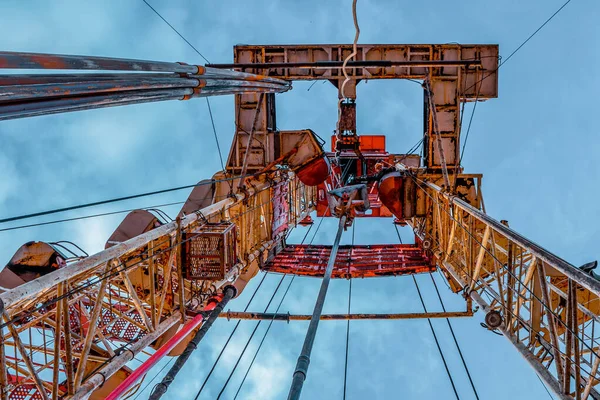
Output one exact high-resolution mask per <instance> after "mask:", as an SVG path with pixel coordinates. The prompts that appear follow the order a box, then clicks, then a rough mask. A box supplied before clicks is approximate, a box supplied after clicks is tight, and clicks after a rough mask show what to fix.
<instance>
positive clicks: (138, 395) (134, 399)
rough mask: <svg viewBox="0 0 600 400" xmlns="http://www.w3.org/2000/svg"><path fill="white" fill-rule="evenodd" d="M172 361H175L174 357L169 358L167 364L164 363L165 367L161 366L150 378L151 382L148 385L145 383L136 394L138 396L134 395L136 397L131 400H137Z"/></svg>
mask: <svg viewBox="0 0 600 400" xmlns="http://www.w3.org/2000/svg"><path fill="white" fill-rule="evenodd" d="M173 361H175V357H171V359H170V360H169V361H167V362H166V363H165V365H163V366H162V368H161V369H160V370H159V371H158V372H157V373H156V375H154V377H153V378H152V379H151V380H150V381H149V382H148V383H146V386H144V388H143V389H142V390H140V391H139V392H138V394H137V395H136V396H135V397H134V398H133V399H132V400H137V398H138V397H140V395H141V394H142V393H144V390H146V389H148V386H150V385H151V384H152V382H154V380H155V379H156V378H158V376H159V375H160V373H161V372H163V371H164V369H165V368H167V367H168V366H169V365H171V363H172V362H173ZM155 386H156V385H155Z"/></svg>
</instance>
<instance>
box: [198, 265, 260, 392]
mask: <svg viewBox="0 0 600 400" xmlns="http://www.w3.org/2000/svg"><path fill="white" fill-rule="evenodd" d="M268 274H269V273H268V272H266V273H265V274H264V275H263V277H262V279H261V280H260V282H259V283H258V286H257V287H256V289H255V290H254V293H252V297H250V300H248V303H247V304H246V307H244V312H246V311H248V307H250V304H251V303H252V300H254V296H255V295H256V293H257V292H258V289H259V288H260V287H261V285H262V283H263V282H264V280H265V278H266V277H267V275H268ZM241 321H242V320H238V321H237V323H236V324H235V326H234V327H233V330H232V331H231V333H230V334H229V337H228V338H227V341H225V344H224V345H223V347H222V348H221V351H220V352H219V355H218V356H217V359H216V360H215V361H214V363H213V365H212V367H211V368H210V371H209V372H208V375H206V377H205V378H204V382H202V386H200V389H198V393H197V394H196V397H194V400H196V399H198V397H200V393H202V390H203V389H204V387H205V386H206V383H207V382H208V380H209V378H210V376H211V375H212V373H213V372H214V370H215V368H216V367H217V364H218V362H219V360H220V359H221V356H223V353H224V352H225V349H226V348H227V345H228V344H229V342H230V341H231V338H232V337H233V335H234V334H235V331H236V330H237V328H238V326H240V322H241Z"/></svg>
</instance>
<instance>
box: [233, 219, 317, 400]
mask: <svg viewBox="0 0 600 400" xmlns="http://www.w3.org/2000/svg"><path fill="white" fill-rule="evenodd" d="M323 218H324V217H321V220H323ZM313 226H314V224H313V225H311V226H310V228H309V229H308V231H307V232H306V234H305V235H304V237H303V238H302V241H301V242H300V245H303V244H304V241H305V240H306V238H307V237H308V233H309V232H310V230H311V229H312V227H313ZM320 226H321V224H319V225H318V226H317V231H318V230H319V228H320ZM315 233H316V232H315ZM313 239H314V236H313ZM310 245H312V240H311V241H310ZM287 275H288V274H284V276H287ZM294 279H296V275H292V279H290V282H289V283H288V285H287V288H286V289H285V292H284V293H283V296H282V297H281V300H279V304H278V305H277V309H276V310H275V313H274V314H273V317H272V318H271V320H270V321H269V325H268V326H267V329H266V330H265V333H264V334H263V337H262V339H261V340H260V343H259V344H258V347H257V348H256V351H255V352H254V356H253V357H252V360H251V361H250V364H249V365H248V368H247V369H246V373H245V374H244V378H243V379H242V381H241V382H240V385H239V386H238V389H237V391H236V392H235V396H234V397H233V400H235V399H237V397H238V395H239V393H240V391H241V390H242V387H243V386H244V382H246V378H247V377H248V374H249V373H250V369H251V368H252V366H253V365H254V361H255V360H256V357H257V356H258V353H259V352H260V349H261V348H262V345H263V343H264V342H265V339H266V338H267V334H268V333H269V330H271V326H272V325H273V321H274V320H275V316H276V315H277V313H278V312H279V309H280V308H281V305H282V304H283V301H284V300H285V298H286V296H287V294H288V291H289V290H290V287H291V286H292V283H293V282H294Z"/></svg>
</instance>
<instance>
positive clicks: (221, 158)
mask: <svg viewBox="0 0 600 400" xmlns="http://www.w3.org/2000/svg"><path fill="white" fill-rule="evenodd" d="M142 1H143V2H144V3H146V5H147V6H148V7H150V9H151V10H152V11H154V13H155V14H156V15H158V17H159V18H160V19H162V20H163V21H164V22H165V23H166V24H167V25H168V26H169V27H170V28H171V29H172V30H173V31H174V32H175V33H176V34H177V35H179V37H180V38H182V39H183V41H184V42H186V43H187V44H188V45H189V46H190V47H191V48H192V49H193V50H194V51H195V52H196V53H198V55H199V56H200V57H202V58H203V59H204V61H206V62H207V63H209V64H210V61H208V59H207V58H206V57H204V55H203V54H202V53H200V51H199V50H198V49H197V48H196V47H194V45H193V44H191V43H190V41H189V40H187V39H186V38H185V37H184V36H183V35H182V34H181V33H179V31H178V30H177V29H175V27H174V26H173V25H171V24H170V23H169V21H167V20H166V19H165V18H164V17H163V16H162V15H161V14H160V13H159V12H158V11H156V9H155V8H154V7H152V6H151V5H150V4H149V3H148V2H147V1H146V0H142ZM206 105H207V106H208V114H209V115H210V121H211V123H212V127H213V133H214V135H215V141H216V142H217V151H218V153H219V159H220V160H221V169H222V170H223V171H225V166H224V164H223V155H222V154H221V146H220V145H219V138H218V137H217V130H216V129H215V121H214V119H213V115H212V110H211V107H210V101H209V100H208V97H206ZM230 186H231V184H230Z"/></svg>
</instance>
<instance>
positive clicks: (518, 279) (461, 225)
mask: <svg viewBox="0 0 600 400" xmlns="http://www.w3.org/2000/svg"><path fill="white" fill-rule="evenodd" d="M412 177H413V178H414V180H415V183H416V184H417V186H419V187H420V188H421V190H423V191H424V192H425V194H426V195H427V196H428V197H429V198H431V199H432V201H433V202H434V203H436V204H437V205H438V206H440V208H441V209H442V210H444V212H445V213H446V214H448V216H449V217H450V218H451V219H452V220H453V221H454V222H456V224H457V225H458V226H460V227H461V228H462V229H463V230H464V231H465V232H466V233H467V234H468V235H469V236H470V237H471V238H472V239H473V240H474V241H475V242H477V244H479V246H480V247H481V248H483V250H484V251H485V252H486V253H488V255H489V256H490V257H492V258H493V259H494V260H495V261H496V263H497V264H498V265H500V266H501V267H502V268H503V269H504V270H505V271H506V272H507V273H508V274H509V275H511V276H512V277H513V278H515V279H516V280H517V282H518V283H520V284H522V285H523V289H524V290H526V291H527V292H529V294H530V295H531V296H532V297H533V298H534V299H535V300H537V301H539V302H540V304H541V305H542V307H543V308H544V309H546V310H547V311H548V312H550V313H551V314H552V315H553V316H554V318H556V319H557V320H559V321H560V320H561V319H560V317H559V315H557V314H556V313H555V312H554V311H553V310H552V309H551V308H550V307H549V306H548V305H546V304H545V303H544V302H543V300H542V299H540V298H539V297H538V296H537V295H536V294H535V293H534V292H533V290H532V289H530V288H528V287H527V285H525V283H524V282H523V281H522V280H521V278H519V277H518V276H517V275H515V274H514V273H513V272H511V271H510V270H508V268H507V267H506V266H505V265H504V264H503V263H502V262H501V261H500V260H499V259H498V258H497V257H496V256H495V255H494V254H492V252H491V251H490V250H488V249H487V247H486V246H483V244H482V243H481V242H480V241H479V240H478V239H477V238H476V237H475V236H474V235H473V234H472V233H471V232H470V231H469V230H468V229H467V228H466V227H465V226H464V225H463V224H462V223H460V222H458V221H457V220H456V219H455V218H454V216H453V215H452V214H450V213H449V212H448V211H447V210H445V209H444V207H443V205H441V204H440V203H439V202H438V201H437V200H435V199H434V198H433V197H432V196H431V195H430V194H429V193H427V190H426V188H423V186H421V185H420V184H419V182H418V181H421V182H423V183H425V182H424V181H422V180H420V179H418V178H417V177H416V176H414V175H412ZM442 252H444V251H443V250H442ZM469 279H470V281H471V282H470V283H473V282H475V283H477V281H475V280H474V279H473V278H472V277H471V276H469ZM484 291H485V288H484ZM519 296H522V295H521V294H520V293H519ZM492 297H493V298H494V300H496V301H498V302H500V300H498V299H496V298H495V297H494V296H492ZM509 312H510V311H509ZM510 313H511V314H512V312H510ZM513 315H514V314H513ZM515 317H517V316H515ZM565 329H566V330H568V331H569V332H570V333H571V334H573V335H575V337H577V338H578V339H579V340H580V341H581V342H582V344H583V345H584V346H585V347H587V348H588V350H590V351H591V352H592V353H593V354H594V355H596V356H597V357H600V354H598V353H596V352H595V351H594V350H593V348H592V347H590V346H589V345H587V344H586V343H585V341H584V340H582V339H581V338H579V336H578V335H577V334H576V333H575V332H574V331H573V330H572V329H570V328H569V327H568V326H566V325H565ZM592 341H593V342H596V340H594V339H593V338H592Z"/></svg>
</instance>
